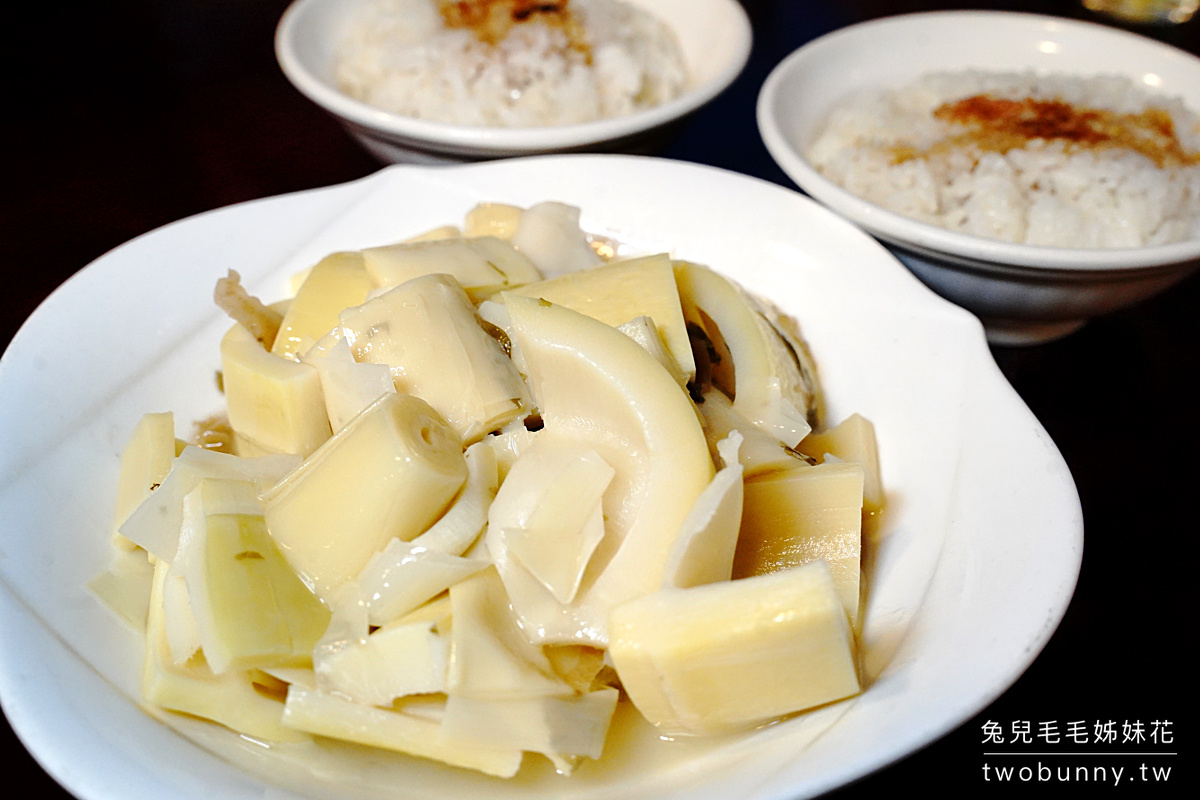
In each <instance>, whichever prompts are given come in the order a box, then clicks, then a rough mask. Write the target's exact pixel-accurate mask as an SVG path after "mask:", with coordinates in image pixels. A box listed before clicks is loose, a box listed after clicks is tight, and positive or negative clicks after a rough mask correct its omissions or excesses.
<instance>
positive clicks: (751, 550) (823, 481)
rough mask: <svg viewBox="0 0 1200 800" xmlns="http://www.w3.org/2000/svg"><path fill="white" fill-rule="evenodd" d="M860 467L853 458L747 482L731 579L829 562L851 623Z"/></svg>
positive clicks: (856, 584)
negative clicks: (740, 528) (813, 563)
mask: <svg viewBox="0 0 1200 800" xmlns="http://www.w3.org/2000/svg"><path fill="white" fill-rule="evenodd" d="M862 497H863V470H862V467H861V466H860V465H859V464H855V463H852V462H840V463H834V462H830V463H827V464H819V465H817V466H815V467H806V468H804V469H793V470H786V471H782V472H772V473H769V474H766V475H762V476H760V477H758V478H755V479H752V480H748V481H746V484H745V490H744V494H743V498H744V500H743V507H742V530H741V534H740V535H739V537H738V546H737V551H736V553H735V555H734V561H733V577H734V578H735V579H736V578H742V577H746V576H749V575H761V574H764V573H767V572H775V571H777V570H783V569H788V568H789V567H795V566H799V565H801V564H807V563H810V562H812V561H816V560H818V559H820V560H824V561H826V562H828V564H829V568H830V570H831V572H832V573H833V576H834V582H835V583H836V584H837V587H838V592H839V594H840V595H841V597H842V601H843V603H844V604H845V607H846V613H847V614H849V615H850V619H851V621H852V622H853V623H854V624H856V625H857V623H858V606H859V595H860V592H861V575H862V564H861V555H862Z"/></svg>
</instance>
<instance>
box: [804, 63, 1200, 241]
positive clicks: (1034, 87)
mask: <svg viewBox="0 0 1200 800" xmlns="http://www.w3.org/2000/svg"><path fill="white" fill-rule="evenodd" d="M981 94H988V95H992V96H995V97H1003V98H1007V99H1012V100H1022V99H1024V98H1032V99H1034V100H1061V101H1064V102H1067V103H1070V104H1071V105H1072V106H1075V107H1076V108H1080V109H1083V108H1091V109H1103V110H1107V111H1112V112H1115V113H1130V114H1134V113H1140V112H1142V111H1144V110H1146V109H1147V108H1149V107H1157V108H1161V109H1163V110H1165V111H1167V112H1169V113H1170V114H1171V117H1172V119H1173V121H1174V125H1175V131H1176V134H1177V137H1178V139H1179V141H1180V144H1181V145H1182V146H1183V149H1184V150H1185V151H1186V152H1187V153H1189V154H1195V153H1197V152H1200V121H1198V120H1197V118H1196V117H1195V116H1193V115H1192V114H1191V113H1190V112H1189V111H1188V110H1187V109H1186V108H1184V106H1183V104H1182V103H1181V102H1180V101H1179V100H1178V99H1175V98H1163V97H1158V96H1151V95H1150V94H1149V93H1147V92H1146V91H1144V90H1141V89H1139V88H1138V87H1137V86H1136V85H1135V84H1134V83H1133V82H1132V81H1130V80H1128V79H1125V78H1121V77H1113V76H1105V77H1097V78H1079V77H1072V76H1066V75H1048V76H1046V75H1043V76H1036V75H1034V74H1032V73H1020V74H1018V73H1004V74H1001V73H985V72H978V71H968V72H958V73H948V72H943V73H935V74H931V75H928V76H926V77H925V78H923V79H922V80H920V81H918V82H917V83H915V84H913V85H911V86H908V87H906V88H903V89H900V90H896V91H875V92H869V93H863V94H860V95H858V96H855V97H853V98H850V99H849V100H848V101H846V102H845V103H843V104H842V105H840V106H839V107H838V108H836V109H835V110H834V112H833V113H832V114H831V116H830V118H829V120H828V122H827V124H826V125H825V127H824V129H823V130H822V131H821V132H820V133H819V135H818V136H817V137H816V139H815V140H814V141H813V143H812V145H811V147H810V148H809V151H808V153H807V157H808V159H809V160H810V162H811V163H813V164H814V165H815V166H816V167H817V168H818V169H819V170H820V171H821V172H822V173H823V174H824V175H826V176H827V177H829V178H830V179H831V180H833V181H834V182H836V183H838V184H839V185H841V186H843V187H844V188H846V189H848V190H849V191H851V192H853V193H854V194H856V195H859V196H860V197H862V198H864V199H866V200H869V201H871V202H873V203H876V204H878V205H880V206H883V207H885V208H887V209H889V210H891V211H895V212H897V213H899V214H903V215H905V216H908V217H912V218H913V219H917V220H921V221H923V222H927V223H931V224H934V225H939V226H941V227H944V228H948V229H950V230H955V231H960V232H963V233H969V234H974V235H977V236H983V237H988V238H992V239H999V240H1003V241H1009V242H1022V243H1026V244H1034V245H1049V246H1062V247H1086V248H1112V247H1136V246H1141V245H1148V244H1164V243H1168V242H1174V241H1180V240H1184V239H1191V238H1200V166H1198V165H1197V164H1196V162H1195V159H1192V160H1191V161H1190V162H1187V163H1185V164H1183V165H1180V166H1164V167H1161V168H1160V167H1159V166H1158V165H1157V164H1156V163H1155V161H1154V160H1152V159H1151V158H1150V157H1148V156H1146V155H1143V154H1142V153H1139V152H1137V151H1135V150H1132V149H1122V148H1109V147H1105V148H1087V147H1082V146H1079V147H1076V146H1072V145H1071V144H1069V143H1064V142H1063V141H1061V140H1056V139H1036V138H1035V139H1030V140H1029V141H1028V144H1027V145H1026V146H1024V147H1020V148H1016V149H1011V150H1008V151H1007V152H1003V153H1001V152H997V151H988V150H984V149H980V148H976V147H956V148H953V149H949V150H943V149H937V148H934V150H933V152H930V148H933V147H934V145H935V143H937V142H939V141H942V140H944V139H947V138H948V137H950V136H952V135H953V133H954V132H955V128H954V127H953V124H952V123H950V122H944V121H942V120H940V119H937V118H935V117H934V113H933V112H934V110H935V109H937V108H938V107H939V106H942V105H943V104H945V103H952V102H956V101H958V100H962V99H964V98H968V97H973V96H976V95H981ZM958 130H959V131H961V130H962V129H961V128H958ZM899 151H906V152H915V153H919V154H920V155H918V156H917V157H910V158H902V159H898V158H897V157H896V154H897V152H899Z"/></svg>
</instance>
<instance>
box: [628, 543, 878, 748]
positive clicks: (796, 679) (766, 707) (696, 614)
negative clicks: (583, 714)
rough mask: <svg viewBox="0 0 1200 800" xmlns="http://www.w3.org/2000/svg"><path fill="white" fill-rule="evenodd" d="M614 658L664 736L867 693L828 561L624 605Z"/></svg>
mask: <svg viewBox="0 0 1200 800" xmlns="http://www.w3.org/2000/svg"><path fill="white" fill-rule="evenodd" d="M609 655H610V657H611V658H612V662H613V665H614V666H615V667H616V669H617V674H618V675H619V676H620V679H621V685H622V686H623V687H624V688H625V691H626V692H627V693H628V694H629V697H630V699H631V700H632V701H633V703H634V705H635V706H637V708H638V710H639V711H641V712H642V714H643V715H645V717H646V719H648V720H649V721H650V722H651V723H652V724H653V725H655V726H656V727H657V728H658V729H659V731H660V732H661V733H662V734H664V735H698V734H714V733H721V732H726V731H731V730H738V729H743V728H748V727H752V726H754V725H757V724H761V723H763V722H766V721H768V720H771V719H775V718H777V717H780V716H783V715H785V714H789V713H792V712H795V711H802V710H805V709H808V708H812V707H814V706H818V705H822V704H825V703H830V702H833V701H835V700H841V699H843V698H846V697H849V696H851V695H854V694H857V693H858V692H859V691H860V685H859V681H858V673H857V670H856V666H855V662H856V656H855V644H854V635H853V633H852V631H851V629H850V625H849V622H848V620H847V619H846V612H845V610H844V609H843V607H842V602H841V599H840V598H839V597H838V592H837V588H836V587H835V586H834V583H833V576H832V575H831V574H830V572H829V568H828V566H827V565H826V564H825V562H823V561H818V562H814V563H812V564H807V565H805V566H803V567H796V568H793V569H788V570H784V571H781V572H775V573H771V574H770V575H761V576H757V577H754V578H745V579H743V580H736V581H726V582H723V583H710V584H705V585H704V586H697V587H693V588H690V589H665V590H663V591H661V592H658V593H656V594H652V595H647V596H645V597H642V598H639V599H636V600H632V601H630V602H628V603H626V604H624V605H621V606H618V607H617V608H615V609H614V610H613V615H612V638H611V642H610V647H609Z"/></svg>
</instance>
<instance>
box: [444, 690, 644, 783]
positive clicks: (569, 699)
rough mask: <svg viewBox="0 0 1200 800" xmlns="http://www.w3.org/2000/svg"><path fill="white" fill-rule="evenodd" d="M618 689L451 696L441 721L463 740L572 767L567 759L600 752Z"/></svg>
mask: <svg viewBox="0 0 1200 800" xmlns="http://www.w3.org/2000/svg"><path fill="white" fill-rule="evenodd" d="M619 694H620V693H619V692H618V691H617V690H616V689H600V690H598V691H595V692H585V693H583V694H577V695H569V696H565V697H532V698H521V699H515V700H494V699H479V698H473V697H455V696H452V697H450V698H448V699H447V700H446V716H445V719H444V720H443V722H442V725H443V726H444V727H445V730H446V731H447V732H448V733H450V734H452V735H454V736H455V737H458V738H462V739H463V740H464V741H470V742H475V743H477V744H479V745H482V746H486V747H502V746H504V745H509V746H511V747H519V748H521V749H522V750H527V751H531V752H535V753H542V754H544V755H546V756H548V757H550V758H551V759H554V760H555V761H561V763H564V764H567V765H568V769H569V764H570V762H569V761H567V760H566V758H570V757H573V756H583V757H587V758H599V757H600V756H601V754H602V752H603V750H604V740H605V738H606V736H607V734H608V728H609V725H610V723H611V722H612V716H613V711H615V710H616V707H617V699H618V696H619ZM564 757H565V758H564Z"/></svg>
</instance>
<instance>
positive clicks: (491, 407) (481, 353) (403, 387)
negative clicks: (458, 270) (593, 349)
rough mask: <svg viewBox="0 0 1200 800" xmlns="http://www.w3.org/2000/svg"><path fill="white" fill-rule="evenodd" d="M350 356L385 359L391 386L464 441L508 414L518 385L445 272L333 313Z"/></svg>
mask: <svg viewBox="0 0 1200 800" xmlns="http://www.w3.org/2000/svg"><path fill="white" fill-rule="evenodd" d="M341 320H342V326H343V330H344V333H345V336H346V340H347V341H348V342H349V343H350V347H351V350H352V351H353V353H354V358H355V360H356V361H359V362H365V363H371V364H386V365H387V366H388V368H389V369H390V370H391V372H392V381H393V383H394V384H395V387H396V390H397V391H399V392H407V393H409V394H413V395H416V396H417V397H420V398H421V399H422V400H425V401H426V402H427V403H429V405H431V406H433V408H434V409H435V410H436V411H437V412H438V413H439V414H441V415H442V417H443V418H444V419H445V420H446V422H448V423H450V426H451V427H452V428H454V430H455V431H457V432H458V435H459V436H460V437H462V439H463V442H464V443H465V444H471V443H473V442H476V441H478V440H479V439H481V438H483V436H485V435H487V434H488V433H490V432H491V431H494V430H498V429H500V428H502V427H503V426H504V425H506V424H507V423H509V422H511V421H512V420H514V419H516V418H517V416H518V414H519V413H520V412H521V411H522V409H524V408H525V405H526V403H525V395H526V390H525V384H524V382H523V381H522V380H521V376H520V374H519V373H518V372H517V369H516V367H514V366H513V363H512V361H511V360H510V359H509V357H508V356H507V355H506V354H505V352H504V350H503V349H502V348H501V346H500V344H499V342H497V341H496V340H495V339H493V338H492V337H491V336H489V335H488V334H487V332H485V331H484V329H483V327H482V326H481V325H480V321H479V318H478V316H477V315H476V313H475V307H474V306H473V305H472V304H471V301H470V300H469V299H468V298H467V295H466V293H465V292H463V289H462V287H461V286H459V284H458V283H457V281H455V279H454V278H453V277H451V276H449V275H442V274H436V275H424V276H421V277H418V278H413V279H412V280H409V281H406V282H405V283H402V284H400V285H399V286H397V287H395V288H394V289H390V290H388V291H387V292H384V293H383V294H380V295H377V296H375V297H373V298H372V299H370V300H368V301H367V302H366V303H363V304H362V305H361V306H356V307H354V308H349V309H346V310H345V311H343V312H342V314H341Z"/></svg>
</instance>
